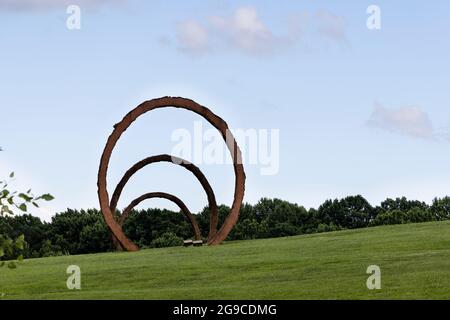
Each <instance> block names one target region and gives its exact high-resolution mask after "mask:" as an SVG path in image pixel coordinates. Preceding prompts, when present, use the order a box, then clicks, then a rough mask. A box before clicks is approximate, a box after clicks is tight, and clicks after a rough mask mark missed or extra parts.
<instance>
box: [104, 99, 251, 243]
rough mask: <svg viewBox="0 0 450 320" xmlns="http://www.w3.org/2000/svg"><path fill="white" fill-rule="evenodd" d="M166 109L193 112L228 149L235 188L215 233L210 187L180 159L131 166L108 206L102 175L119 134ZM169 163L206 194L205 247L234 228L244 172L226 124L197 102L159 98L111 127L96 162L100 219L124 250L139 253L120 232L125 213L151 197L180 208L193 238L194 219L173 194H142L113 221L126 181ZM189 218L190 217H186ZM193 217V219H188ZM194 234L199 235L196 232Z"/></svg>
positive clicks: (157, 158)
mask: <svg viewBox="0 0 450 320" xmlns="http://www.w3.org/2000/svg"><path fill="white" fill-rule="evenodd" d="M167 107H173V108H181V109H186V110H189V111H193V112H195V113H197V114H199V115H200V116H202V117H203V118H205V119H206V120H207V121H208V122H209V123H210V124H211V125H213V126H214V127H215V128H216V129H217V130H218V131H219V132H220V134H221V136H222V138H223V139H224V141H225V143H226V145H227V147H228V150H229V151H230V154H231V159H232V161H233V167H234V174H235V189H234V199H233V203H232V206H231V211H230V214H229V215H228V217H227V218H226V219H225V222H224V223H223V225H222V226H221V228H220V229H219V230H218V231H217V204H216V200H215V196H214V193H213V191H212V189H211V186H210V184H209V183H208V181H207V180H206V178H205V176H204V175H203V174H202V173H201V171H200V169H198V168H197V167H196V166H195V165H193V164H191V163H188V162H186V161H184V160H183V159H180V158H176V157H173V156H170V155H159V156H154V157H149V158H146V159H144V160H142V161H140V162H138V163H136V164H135V165H134V166H133V167H131V168H130V169H129V170H128V171H127V172H126V173H125V175H124V177H123V178H122V179H121V181H120V182H119V184H118V185H117V187H116V190H115V191H114V194H113V197H112V198H111V203H110V201H109V194H108V190H107V182H106V176H107V172H108V165H109V161H110V158H111V154H112V151H113V149H114V147H115V145H116V143H117V141H118V140H119V138H120V137H121V135H122V133H123V132H125V131H126V130H127V129H128V127H129V126H130V125H131V124H132V123H133V122H134V121H135V120H136V119H137V118H138V117H139V116H141V115H143V114H144V113H146V112H149V111H151V110H154V109H158V108H167ZM161 161H166V162H172V163H176V164H179V165H181V166H183V167H185V168H186V169H188V170H189V171H191V172H192V173H193V174H194V175H195V176H196V177H197V179H198V180H199V181H200V183H201V184H202V187H203V189H204V190H205V191H206V193H207V195H208V202H209V209H210V215H211V217H210V230H209V235H208V244H209V245H217V244H220V243H221V242H222V241H223V240H225V239H226V237H227V236H228V234H229V233H230V231H231V230H232V228H233V227H234V225H235V224H236V222H237V220H238V217H239V210H240V208H241V204H242V200H243V198H244V191H245V172H244V167H243V165H242V155H241V151H240V149H239V147H238V145H237V143H236V140H235V139H234V137H233V135H232V134H231V132H230V130H229V129H228V125H227V123H226V122H225V121H224V120H223V119H221V118H220V117H218V116H217V115H215V114H214V113H213V112H212V111H211V110H209V109H208V108H206V107H204V106H201V105H199V104H198V103H196V102H194V101H192V100H189V99H185V98H181V97H163V98H159V99H153V100H149V101H145V102H143V103H142V104H140V105H139V106H137V107H136V108H135V109H134V110H132V111H131V112H129V113H128V114H127V115H126V116H125V117H124V118H123V119H122V121H121V122H119V123H117V124H116V125H114V130H113V132H112V133H111V135H110V136H109V138H108V141H107V143H106V146H105V149H104V150H103V154H102V157H101V160H100V167H99V171H98V180H97V186H98V197H99V201H100V208H101V211H102V214H103V217H104V219H105V222H106V224H107V225H108V228H109V229H110V231H111V233H112V236H113V239H116V240H117V242H118V243H119V244H120V246H121V247H122V248H123V249H125V250H127V251H136V250H139V248H138V246H137V245H136V244H135V243H133V241H131V240H130V239H129V238H128V237H127V236H126V235H125V233H124V232H123V230H122V224H123V221H124V220H125V219H126V217H127V216H128V214H129V212H131V210H132V209H133V208H134V207H135V206H136V205H137V204H138V203H140V202H141V201H143V200H145V199H148V198H154V197H162V198H166V199H169V200H171V201H173V202H175V203H177V204H178V205H179V207H180V209H181V210H182V211H183V213H184V214H185V215H186V216H187V218H188V219H189V221H190V222H191V225H192V227H193V229H194V234H195V236H197V233H196V230H198V225H197V223H196V221H195V218H194V217H193V216H192V214H191V213H190V212H189V210H188V209H187V207H186V206H185V205H184V203H183V202H182V201H181V200H179V199H178V198H176V197H175V196H173V195H170V194H167V193H148V194H145V195H143V196H141V197H139V198H137V199H135V200H134V201H133V202H132V203H131V204H130V205H129V206H128V207H127V209H125V210H124V212H123V213H122V217H121V218H120V219H119V221H116V219H115V218H114V212H115V210H116V207H117V202H118V200H119V197H120V194H121V192H122V190H123V188H124V186H125V184H126V183H127V181H128V180H129V178H130V177H131V176H132V175H133V174H134V173H136V172H137V171H138V170H140V169H141V168H143V167H145V166H146V165H148V164H150V163H154V162H161ZM190 217H191V218H190ZM192 218H193V219H192ZM198 234H200V232H199V230H198Z"/></svg>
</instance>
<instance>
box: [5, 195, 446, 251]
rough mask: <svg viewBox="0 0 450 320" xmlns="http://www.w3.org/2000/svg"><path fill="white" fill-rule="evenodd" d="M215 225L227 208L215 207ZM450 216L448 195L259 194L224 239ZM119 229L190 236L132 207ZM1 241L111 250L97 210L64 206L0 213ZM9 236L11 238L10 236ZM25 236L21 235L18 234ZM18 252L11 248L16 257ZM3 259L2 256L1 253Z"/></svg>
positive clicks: (205, 213)
mask: <svg viewBox="0 0 450 320" xmlns="http://www.w3.org/2000/svg"><path fill="white" fill-rule="evenodd" d="M218 211H219V212H218V214H219V228H220V226H221V225H222V223H223V221H224V220H225V218H226V217H227V216H228V214H229V212H230V208H229V207H228V206H225V205H220V206H219V207H218ZM196 219H197V222H198V224H199V227H200V230H201V232H202V235H203V237H204V238H206V236H207V235H208V232H209V209H208V208H205V209H203V210H202V211H201V212H200V213H199V214H197V215H196ZM448 219H450V197H446V198H442V199H435V200H434V201H433V205H432V206H431V207H429V206H428V205H426V204H425V203H423V202H419V201H410V200H407V199H406V198H397V199H395V200H393V199H387V200H386V201H384V202H382V203H381V205H380V206H377V207H375V208H373V207H372V206H371V205H370V204H369V203H368V202H367V201H366V199H364V198H363V197H362V196H360V195H357V196H352V197H346V198H344V199H340V200H338V199H336V200H327V201H325V202H324V203H323V204H322V205H321V206H320V207H319V209H317V210H316V209H309V210H307V209H305V208H304V207H302V206H299V205H297V204H294V203H290V202H287V201H283V200H280V199H267V198H263V199H261V200H260V201H259V202H258V203H256V204H255V205H251V204H248V203H244V204H243V205H242V207H241V212H240V217H239V220H238V223H237V224H236V226H235V227H234V229H233V230H232V231H231V233H230V234H229V236H228V239H227V240H246V239H260V238H276V237H284V236H294V235H300V234H310V233H316V232H329V231H337V230H342V229H355V228H364V227H369V226H376V225H387V224H404V223H418V222H426V221H435V220H448ZM123 229H124V231H125V233H126V234H127V236H128V237H130V239H131V240H133V241H134V242H135V243H137V244H138V245H139V246H140V247H143V248H155V247H157V248H160V247H166V246H178V245H181V244H182V240H183V239H192V236H193V234H192V230H191V226H190V224H189V222H188V221H187V219H186V218H185V217H184V215H183V214H181V213H180V212H172V211H169V210H161V209H146V210H138V211H133V212H132V214H131V215H130V216H129V217H128V219H127V220H126V222H125V224H124V226H123ZM0 234H4V235H5V236H4V237H3V240H2V241H3V243H11V242H12V243H13V241H12V240H10V239H17V238H18V237H19V236H20V235H24V236H25V240H27V243H24V245H23V250H22V251H21V253H22V254H23V256H24V257H25V258H30V257H43V256H54V255H62V254H84V253H95V252H105V251H111V250H112V246H111V238H110V234H109V230H108V228H107V226H106V225H105V222H104V220H103V217H102V215H101V213H100V212H99V211H98V210H95V209H92V210H81V211H77V210H67V211H66V212H63V213H60V214H57V215H55V216H54V217H53V218H52V221H51V222H50V223H43V222H41V220H40V219H39V218H36V217H33V216H31V215H21V216H10V217H0ZM8 239H9V240H8ZM22 239H23V238H22ZM16 251H17V250H16V249H14V250H13V251H12V252H9V255H10V256H14V255H16V256H17V253H18V252H16ZM3 258H4V259H5V258H6V256H4V257H3Z"/></svg>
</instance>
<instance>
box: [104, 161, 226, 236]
mask: <svg viewBox="0 0 450 320" xmlns="http://www.w3.org/2000/svg"><path fill="white" fill-rule="evenodd" d="M157 162H169V163H173V164H177V165H180V166H182V167H184V168H186V169H187V170H189V171H190V172H192V173H193V174H194V176H195V177H196V178H197V180H198V181H199V182H200V184H201V185H202V187H203V190H205V192H206V195H207V197H208V205H209V210H210V224H209V236H208V239H210V238H212V237H213V236H214V235H215V234H216V233H217V221H218V217H217V202H216V197H215V195H214V191H213V189H212V188H211V185H210V184H209V182H208V179H206V177H205V175H204V174H203V173H202V172H201V170H200V169H199V168H198V167H197V166H195V165H194V164H192V163H190V162H188V161H186V160H184V159H181V158H178V157H175V156H171V155H168V154H161V155H157V156H152V157H148V158H145V159H143V160H141V161H139V162H137V163H136V164H134V165H133V166H132V167H131V168H130V169H128V171H127V172H125V174H124V175H123V177H122V179H120V181H119V183H118V184H117V186H116V189H115V190H114V192H113V195H112V197H111V202H110V204H109V208H110V209H111V212H115V211H116V208H117V202H118V201H119V198H120V195H121V194H122V191H123V189H124V187H125V185H126V184H127V183H128V181H129V180H130V179H131V177H132V176H133V175H134V174H135V173H136V172H138V171H139V170H141V169H143V168H144V167H146V166H147V165H149V164H152V163H157Z"/></svg>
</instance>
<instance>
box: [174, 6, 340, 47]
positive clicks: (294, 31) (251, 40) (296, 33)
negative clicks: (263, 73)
mask: <svg viewBox="0 0 450 320" xmlns="http://www.w3.org/2000/svg"><path fill="white" fill-rule="evenodd" d="M312 17H313V18H314V19H310V15H309V14H308V13H307V12H302V13H291V14H290V15H289V16H287V17H284V20H285V21H286V26H285V27H286V28H285V30H284V32H282V33H277V32H275V31H274V30H272V29H271V28H270V27H269V25H268V24H267V23H266V22H265V21H263V19H262V18H261V16H260V15H259V13H258V11H257V9H256V8H255V7H253V6H241V7H238V8H237V9H236V10H235V11H234V12H232V14H230V15H222V16H218V15H214V16H209V17H208V18H207V19H206V20H205V21H204V22H202V23H200V22H197V21H194V20H189V21H187V22H184V23H181V24H178V26H177V37H176V38H177V41H178V47H179V48H180V49H181V50H182V51H184V52H185V53H190V54H198V53H204V52H225V51H229V50H236V51H239V52H242V53H245V54H249V55H268V54H273V53H277V52H281V51H283V50H285V49H286V48H291V47H293V46H295V45H296V44H298V43H299V42H300V40H301V39H302V37H304V36H307V30H308V28H309V25H310V24H311V25H312V26H313V28H314V29H315V30H316V31H317V32H316V33H311V35H314V36H317V35H319V38H324V39H327V40H332V41H338V42H347V36H346V24H345V20H344V18H343V17H340V16H337V15H333V14H331V13H329V12H326V11H320V12H318V13H317V14H316V15H315V16H312Z"/></svg>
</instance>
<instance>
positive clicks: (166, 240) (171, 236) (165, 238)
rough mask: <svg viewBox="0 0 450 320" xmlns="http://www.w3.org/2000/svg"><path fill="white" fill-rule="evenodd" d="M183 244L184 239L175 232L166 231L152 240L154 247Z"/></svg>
mask: <svg viewBox="0 0 450 320" xmlns="http://www.w3.org/2000/svg"><path fill="white" fill-rule="evenodd" d="M182 244H183V239H182V238H180V237H178V236H177V235H176V234H175V233H173V232H165V233H163V234H162V235H161V236H160V237H158V238H156V239H155V240H153V241H152V245H151V246H152V248H164V247H176V246H181V245H182Z"/></svg>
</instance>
